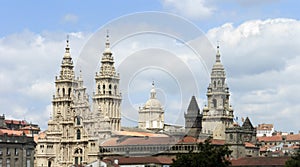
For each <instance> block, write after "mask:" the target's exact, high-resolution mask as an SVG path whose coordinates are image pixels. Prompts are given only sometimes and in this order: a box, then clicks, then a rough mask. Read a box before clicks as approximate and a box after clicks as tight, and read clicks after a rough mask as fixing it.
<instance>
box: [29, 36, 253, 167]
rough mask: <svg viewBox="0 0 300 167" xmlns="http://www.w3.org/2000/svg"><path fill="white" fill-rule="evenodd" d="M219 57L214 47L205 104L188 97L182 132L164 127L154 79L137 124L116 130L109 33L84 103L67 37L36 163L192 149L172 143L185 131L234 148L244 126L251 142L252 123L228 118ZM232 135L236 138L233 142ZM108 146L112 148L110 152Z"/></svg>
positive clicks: (59, 165)
mask: <svg viewBox="0 0 300 167" xmlns="http://www.w3.org/2000/svg"><path fill="white" fill-rule="evenodd" d="M220 57H221V55H220V52H219V46H218V48H217V53H216V61H215V64H214V66H213V68H212V72H211V80H210V83H209V86H208V88H207V105H205V107H204V108H203V110H202V112H201V109H200V108H199V106H198V104H197V100H196V97H195V96H192V97H191V101H190V103H189V105H187V110H186V112H185V114H184V118H185V126H184V127H182V128H183V129H184V130H183V131H181V130H176V134H175V133H173V132H170V131H169V130H168V129H167V128H166V127H167V124H165V121H164V113H165V111H164V108H163V106H162V105H161V103H160V101H159V99H157V97H156V89H155V84H154V82H153V83H152V89H151V90H150V97H149V100H148V101H147V102H146V103H145V104H144V105H143V106H141V107H139V109H138V114H139V119H138V125H137V126H138V128H137V129H135V130H131V131H126V130H124V129H121V107H120V106H121V102H122V97H121V92H120V90H119V81H120V76H119V74H118V73H117V72H116V69H115V66H114V57H113V53H112V51H111V49H110V41H109V36H108V35H107V37H106V42H105V49H104V51H103V54H102V56H101V67H100V69H99V71H98V72H96V74H95V77H94V78H95V87H94V94H93V96H92V104H90V103H89V96H88V94H87V92H86V87H85V86H84V82H83V79H82V76H81V73H80V74H79V76H78V77H76V76H75V72H74V64H73V61H72V57H71V54H70V46H69V41H68V40H67V41H66V48H65V53H64V55H63V58H62V62H61V65H60V67H61V68H60V73H59V76H56V77H55V93H54V95H53V99H52V106H53V111H52V116H51V118H50V120H49V121H48V129H47V130H46V131H44V132H43V133H41V134H40V135H39V138H38V142H37V147H36V150H37V151H36V156H35V160H36V162H35V164H36V166H48V167H68V166H72V165H86V164H89V163H91V162H94V161H96V160H98V159H99V157H100V156H104V155H116V152H119V153H118V155H144V154H145V153H146V152H147V151H149V154H150V153H151V154H152V152H156V153H158V152H160V153H162V154H164V152H166V151H167V152H168V154H173V153H175V151H178V150H179V151H180V150H181V151H184V150H183V149H181V148H184V149H190V148H194V145H184V146H181V145H178V146H177V145H176V143H175V144H174V142H175V141H177V140H180V141H183V142H182V143H181V144H185V143H184V141H185V140H184V138H183V137H186V136H191V137H193V138H194V139H195V140H193V141H195V142H197V141H198V139H201V138H206V137H207V136H212V137H213V139H215V140H220V141H224V142H226V141H228V142H229V143H230V144H231V145H230V146H232V149H235V148H237V146H238V147H242V146H243V144H244V140H240V137H241V135H243V134H244V133H243V132H244V129H246V131H247V133H246V134H249V136H248V138H250V139H248V140H247V142H254V141H255V139H254V136H255V135H254V134H255V133H256V132H255V131H254V128H253V126H252V124H251V122H250V121H249V120H247V121H248V122H247V124H245V125H243V126H242V127H239V126H238V125H236V124H235V123H234V121H233V118H234V115H233V109H232V107H231V105H230V101H229V96H230V93H229V88H228V86H227V84H226V75H225V69H224V67H223V65H222V63H221V59H220ZM91 106H92V107H91ZM173 128H174V127H173ZM176 128H177V129H182V128H180V127H179V128H178V127H176ZM243 128H244V129H243ZM237 134H238V135H237ZM240 134H241V135H240ZM128 136H131V137H128ZM149 136H150V137H149ZM151 136H152V137H154V138H152V137H151ZM178 136H179V137H178ZM235 136H238V137H235ZM140 137H143V138H140ZM155 137H156V138H155ZM228 138H230V140H228ZM158 139H160V140H158ZM125 140H134V141H136V140H139V141H141V142H142V143H144V144H143V145H139V143H136V142H133V144H132V145H130V146H128V145H126V144H125V145H123V144H122V142H123V141H125ZM145 140H146V141H148V142H150V141H151V144H153V143H154V145H153V147H152V146H150V145H149V144H146V143H147V142H146V143H145ZM237 140H238V141H239V142H240V143H237V142H238V141H237ZM163 141H165V142H166V143H163ZM169 142H171V143H169ZM245 142H246V140H245ZM112 143H113V144H112ZM174 145H176V147H175V146H174ZM158 146H159V147H158ZM143 149H144V150H143ZM155 149H157V150H155ZM111 150H114V151H115V152H114V153H112V152H111ZM137 150H141V151H140V152H138V151H137ZM172 151H173V152H172ZM185 151H187V150H185Z"/></svg>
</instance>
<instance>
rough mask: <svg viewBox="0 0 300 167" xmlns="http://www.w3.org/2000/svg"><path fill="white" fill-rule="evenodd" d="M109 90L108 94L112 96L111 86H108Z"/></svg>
mask: <svg viewBox="0 0 300 167" xmlns="http://www.w3.org/2000/svg"><path fill="white" fill-rule="evenodd" d="M108 88H109V92H108V93H109V94H110V95H111V84H109V85H108Z"/></svg>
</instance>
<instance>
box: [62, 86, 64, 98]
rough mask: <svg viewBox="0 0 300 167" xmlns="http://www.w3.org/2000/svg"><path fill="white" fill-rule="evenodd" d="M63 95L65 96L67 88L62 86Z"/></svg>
mask: <svg viewBox="0 0 300 167" xmlns="http://www.w3.org/2000/svg"><path fill="white" fill-rule="evenodd" d="M62 93H63V97H64V96H65V88H62Z"/></svg>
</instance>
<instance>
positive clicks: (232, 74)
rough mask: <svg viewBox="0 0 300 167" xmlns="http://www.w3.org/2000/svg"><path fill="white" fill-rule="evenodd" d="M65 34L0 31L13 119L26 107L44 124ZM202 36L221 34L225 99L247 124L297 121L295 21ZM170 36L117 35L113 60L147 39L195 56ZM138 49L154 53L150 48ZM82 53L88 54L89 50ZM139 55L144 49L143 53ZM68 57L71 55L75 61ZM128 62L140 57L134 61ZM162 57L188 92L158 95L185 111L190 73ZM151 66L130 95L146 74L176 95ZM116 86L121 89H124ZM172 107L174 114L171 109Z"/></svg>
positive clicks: (75, 44)
mask: <svg viewBox="0 0 300 167" xmlns="http://www.w3.org/2000/svg"><path fill="white" fill-rule="evenodd" d="M69 34H70V35H71V52H72V57H73V58H74V59H75V60H76V57H77V55H78V53H79V52H80V49H81V48H82V46H83V45H84V42H85V40H86V39H87V38H88V35H89V34H85V33H81V32H75V33H69ZM65 36H66V35H65V34H62V33H53V32H44V33H42V34H35V33H32V32H28V31H25V32H22V33H16V34H12V35H10V36H6V37H4V38H2V39H0V58H1V62H0V79H1V81H2V82H1V87H0V110H1V111H2V112H4V113H5V114H6V115H10V116H11V117H13V118H17V119H23V118H24V115H25V116H26V117H25V118H30V119H31V120H32V122H33V123H34V121H37V122H38V123H41V126H42V127H44V128H45V127H46V122H47V120H48V119H49V115H50V113H49V112H50V111H51V104H50V103H51V96H52V94H53V92H54V91H53V90H54V87H53V86H54V85H53V83H54V77H55V75H57V73H58V71H59V65H60V62H61V58H62V56H63V52H64V47H65V39H64V37H65ZM207 37H208V38H209V39H210V40H211V41H218V40H220V41H221V55H222V57H221V58H222V62H223V64H224V66H225V67H226V72H227V77H228V83H229V87H230V90H231V92H232V96H231V98H232V103H233V107H234V109H235V113H236V115H237V116H243V117H245V116H250V117H251V120H252V121H253V123H254V124H257V123H263V122H265V123H274V124H275V127H277V129H282V130H286V131H287V130H289V129H293V130H294V131H296V130H298V129H300V127H299V124H297V117H295V115H297V111H300V105H298V101H297V99H299V98H300V94H299V93H298V92H299V91H300V79H299V78H300V76H299V75H300V73H299V72H298V71H300V69H299V68H300V48H299V47H298V44H299V43H300V38H299V37H300V22H299V21H297V20H292V19H269V20H253V21H247V22H244V23H242V24H241V25H238V26H234V24H232V23H226V24H224V25H222V26H220V27H216V28H213V29H211V30H209V31H208V32H207ZM103 40H104V39H103ZM153 41H155V43H153ZM172 41H174V39H169V38H167V39H166V37H162V36H155V35H150V36H148V37H147V36H145V35H144V36H141V38H140V37H139V36H135V37H132V38H131V39H130V38H129V39H126V40H124V41H123V46H122V45H121V44H122V43H118V45H117V46H114V50H113V52H114V53H115V54H114V57H115V59H116V61H117V63H116V66H117V67H118V66H120V64H122V63H124V62H123V61H125V60H129V58H128V57H126V56H128V55H132V54H135V53H136V52H138V51H140V50H142V49H149V48H151V47H152V48H162V49H164V51H169V52H170V53H176V56H178V58H179V60H181V61H182V62H183V63H186V64H188V63H189V62H195V57H192V58H190V57H187V56H189V55H191V54H192V53H190V52H187V50H186V49H183V48H180V46H179V45H178V44H176V43H174V42H173V43H172ZM169 42H170V43H169ZM196 43H197V42H196ZM94 44H95V45H97V48H98V47H99V49H97V54H95V55H94V56H97V57H98V56H99V55H101V53H100V52H101V50H100V48H101V46H100V45H101V44H99V42H97V43H94ZM173 44H174V45H173ZM197 44H199V43H197ZM183 46H184V45H183ZM103 47H104V46H103ZM176 49H178V50H176ZM152 53H156V52H152ZM205 53H206V52H205ZM207 53H209V56H214V55H210V54H211V53H212V52H207ZM144 56H152V57H153V55H151V53H150V54H149V55H144ZM81 58H84V59H88V57H81ZM98 58H99V57H98ZM160 58H161V60H163V58H164V57H163V56H161V57H160ZM145 59H146V57H145V58H144V59H142V60H143V61H144V60H145ZM75 60H74V63H75V64H76V61H75ZM127 63H128V64H127V65H128V66H127V68H128V69H126V71H125V70H124V71H119V72H120V75H121V79H122V77H124V76H125V73H126V72H128V71H130V70H131V69H132V68H134V67H136V66H135V64H131V63H133V62H132V61H130V62H127ZM134 63H136V64H137V65H138V64H139V62H134ZM167 63H169V64H171V66H167V67H170V68H169V69H167V71H169V72H170V71H172V72H174V73H176V74H177V75H178V76H176V77H178V78H181V79H180V85H182V86H184V87H185V88H186V91H182V92H184V93H186V92H189V93H186V94H185V95H183V96H182V98H183V99H180V97H181V96H176V98H177V99H179V100H182V101H180V102H182V105H179V104H180V102H178V101H176V100H177V99H175V98H173V99H172V98H169V97H167V98H166V100H165V101H166V102H167V103H168V104H166V106H165V107H166V109H170V110H173V109H174V110H180V109H182V110H183V111H184V110H185V108H186V107H187V105H188V102H189V100H190V96H191V95H193V93H190V91H191V90H192V89H191V86H189V85H190V79H188V78H187V75H186V73H182V70H181V69H182V68H178V64H177V63H175V62H173V59H172V60H168V62H167ZM174 64H176V66H174ZM182 65H184V64H182ZM188 65H190V68H191V69H192V71H193V70H195V69H199V67H198V66H199V64H192V63H191V64H188ZM196 65H198V66H197V68H195V67H194V66H196ZM182 67H184V66H182ZM209 68H210V67H209ZM93 70H98V69H92V72H91V71H83V72H84V73H89V74H88V75H90V76H91V77H94V72H95V71H93ZM201 70H202V69H201ZM201 70H199V71H201ZM151 74H153V76H155V77H154V78H151V76H148V77H145V76H143V75H141V77H140V78H138V79H140V81H139V80H137V82H136V84H138V83H141V84H143V85H137V86H136V88H139V89H141V91H142V93H141V94H139V95H136V98H138V99H141V98H142V99H147V98H148V96H149V90H148V88H147V87H149V85H147V84H150V83H151V81H152V80H153V79H154V80H157V81H158V82H157V83H158V84H157V86H158V88H159V89H163V94H164V93H165V94H166V95H167V96H169V95H170V94H172V93H173V94H174V95H179V94H178V92H176V91H174V89H176V88H177V87H176V84H174V85H175V86H174V85H170V81H168V78H167V77H159V75H158V74H157V73H155V72H154V73H151ZM161 76H163V75H161ZM201 76H202V75H199V76H198V74H197V75H196V77H195V78H197V79H199V80H201V81H199V83H200V82H201V86H199V85H198V88H199V89H200V90H199V91H198V92H194V93H195V94H194V95H196V96H198V98H199V99H201V101H205V100H203V96H205V93H206V92H205V91H206V88H207V86H208V85H207V84H208V82H209V80H208V79H207V78H203V77H201ZM190 77H193V76H190ZM176 79H177V78H176ZM121 82H124V80H121ZM85 83H86V82H85ZM174 83H175V82H174ZM203 85H204V86H203ZM92 86H94V85H92ZM92 89H93V87H92ZM122 91H123V93H124V94H125V91H126V90H122ZM174 92H175V93H174ZM199 92H200V93H201V94H200V95H199ZM135 93H136V92H135ZM138 93H139V92H137V93H136V94H138ZM176 93H177V94H176ZM179 93H181V92H179ZM173 94H172V95H173ZM199 96H200V97H199ZM174 99H175V100H174ZM162 101H164V100H162ZM201 101H198V102H199V106H203V104H202V102H201ZM144 102H145V101H143V100H140V101H138V102H136V103H134V104H143V103H144ZM6 104H10V105H6ZM167 105H169V106H167ZM126 110H127V108H122V111H126ZM170 110H168V111H166V112H169V111H170ZM133 111H136V110H131V108H129V109H128V112H130V114H133V113H132V112H133ZM183 111H180V112H183ZM39 114H42V115H43V116H42V117H41V118H40V119H38V118H37V115H39ZM171 114H172V113H171ZM173 115H174V117H175V116H176V117H178V115H176V114H173ZM170 119H173V118H170ZM174 119H176V118H174ZM178 120H179V119H178ZM179 121H182V119H181V120H179ZM176 123H177V122H176ZM181 123H183V122H181Z"/></svg>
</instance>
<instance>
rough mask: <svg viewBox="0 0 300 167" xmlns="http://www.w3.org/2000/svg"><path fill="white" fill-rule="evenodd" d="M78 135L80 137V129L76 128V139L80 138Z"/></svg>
mask: <svg viewBox="0 0 300 167" xmlns="http://www.w3.org/2000/svg"><path fill="white" fill-rule="evenodd" d="M80 137H81V134H80V130H79V129H77V132H76V139H77V140H80Z"/></svg>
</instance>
